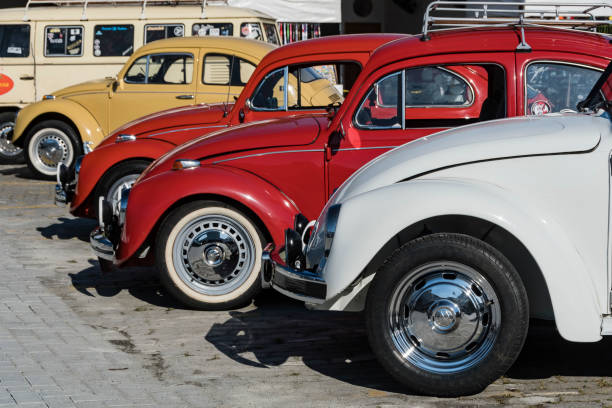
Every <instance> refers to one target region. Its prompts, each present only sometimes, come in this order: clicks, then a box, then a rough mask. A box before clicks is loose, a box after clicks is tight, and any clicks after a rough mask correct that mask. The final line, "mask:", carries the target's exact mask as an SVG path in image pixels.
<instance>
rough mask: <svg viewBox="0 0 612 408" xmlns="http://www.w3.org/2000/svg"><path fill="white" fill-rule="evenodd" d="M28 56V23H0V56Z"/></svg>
mask: <svg viewBox="0 0 612 408" xmlns="http://www.w3.org/2000/svg"><path fill="white" fill-rule="evenodd" d="M28 56H30V26H29V25H28V24H8V25H0V58H26V57H28Z"/></svg>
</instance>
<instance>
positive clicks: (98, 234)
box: [89, 227, 115, 262]
mask: <svg viewBox="0 0 612 408" xmlns="http://www.w3.org/2000/svg"><path fill="white" fill-rule="evenodd" d="M89 242H90V243H91V248H92V249H93V251H94V254H96V256H97V257H98V258H101V259H104V260H107V261H111V262H112V261H114V260H115V248H114V246H113V243H112V242H111V241H110V240H109V239H108V238H107V237H106V235H105V234H104V230H103V229H102V228H101V227H96V229H94V230H93V231H92V232H91V234H90V235H89Z"/></svg>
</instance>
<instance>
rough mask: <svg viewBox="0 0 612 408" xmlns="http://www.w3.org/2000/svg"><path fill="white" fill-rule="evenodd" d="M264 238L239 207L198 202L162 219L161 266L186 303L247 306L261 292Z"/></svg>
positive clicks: (164, 279) (204, 306) (165, 279)
mask: <svg viewBox="0 0 612 408" xmlns="http://www.w3.org/2000/svg"><path fill="white" fill-rule="evenodd" d="M263 242H264V240H263V236H262V234H261V232H260V231H259V229H258V228H257V226H256V225H255V223H254V222H253V221H252V220H250V219H249V218H248V217H247V216H246V215H244V214H243V213H241V212H240V211H238V210H237V209H235V208H234V207H232V206H230V205H227V204H224V203H221V202H217V201H195V202H191V203H188V204H185V205H183V206H181V207H178V208H177V209H175V210H174V211H172V212H171V213H170V214H169V215H168V216H167V217H166V219H165V220H164V221H163V222H162V224H161V227H160V229H159V232H158V234H157V239H156V248H155V255H156V265H157V267H158V269H159V272H160V279H161V281H162V283H163V285H164V286H165V287H166V288H167V289H168V291H169V292H170V293H171V294H172V295H173V296H175V297H176V298H177V299H178V300H180V301H181V302H183V303H184V304H186V305H188V306H191V307H194V308H197V309H205V310H221V309H230V308H234V307H238V306H242V305H244V304H246V303H247V302H249V301H250V300H251V299H253V297H254V296H255V295H256V294H257V293H258V292H259V291H260V290H261V283H260V272H261V253H262V247H263V245H262V243H263Z"/></svg>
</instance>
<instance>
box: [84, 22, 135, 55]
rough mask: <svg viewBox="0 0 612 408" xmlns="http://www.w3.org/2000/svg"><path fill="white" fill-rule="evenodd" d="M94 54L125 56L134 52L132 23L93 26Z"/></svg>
mask: <svg viewBox="0 0 612 408" xmlns="http://www.w3.org/2000/svg"><path fill="white" fill-rule="evenodd" d="M93 52H94V56H96V57H127V56H128V55H132V53H133V52H134V26H133V25H131V24H130V25H97V26H95V28H94V46H93Z"/></svg>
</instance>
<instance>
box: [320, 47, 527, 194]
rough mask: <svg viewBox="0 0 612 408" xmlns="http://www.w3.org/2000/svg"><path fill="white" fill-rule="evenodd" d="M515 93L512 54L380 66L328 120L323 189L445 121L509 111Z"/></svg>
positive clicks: (335, 185) (437, 58) (448, 124)
mask: <svg viewBox="0 0 612 408" xmlns="http://www.w3.org/2000/svg"><path fill="white" fill-rule="evenodd" d="M515 99H516V98H515V85H514V55H513V53H510V52H508V53H491V54H459V55H441V56H435V57H425V58H416V59H412V60H408V61H403V62H399V63H395V64H392V65H389V66H387V67H385V68H383V69H380V70H378V71H377V72H376V74H374V75H371V76H370V78H369V79H368V82H367V84H366V86H362V87H361V90H360V94H359V95H356V97H355V98H353V99H352V100H351V102H350V103H351V106H350V107H349V108H348V109H347V111H346V114H344V115H343V117H342V118H341V119H339V120H338V122H339V123H333V124H332V125H331V126H330V129H335V131H333V132H331V134H330V136H329V138H330V139H329V142H328V148H327V150H328V151H327V154H326V161H327V166H326V169H327V182H328V183H327V184H328V195H331V194H332V193H333V191H335V189H336V188H338V187H339V186H340V184H342V182H343V181H344V180H346V178H348V177H349V176H350V175H351V174H352V173H353V172H354V171H355V170H357V169H358V168H359V167H361V166H362V165H364V164H365V163H367V162H368V161H370V160H372V159H373V158H375V157H377V156H379V155H380V154H382V153H384V152H385V151H388V150H390V149H392V148H394V147H397V146H399V145H402V144H404V143H407V142H410V141H412V140H416V139H418V138H421V137H423V136H426V135H429V134H432V133H435V132H438V131H441V130H444V129H448V128H450V127H455V126H460V125H465V124H469V123H474V122H478V121H482V120H489V119H495V118H500V117H505V116H513V115H514V114H515V112H516V106H515ZM401 101H403V108H402V107H401V106H402V102H401ZM334 122H336V121H334Z"/></svg>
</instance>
